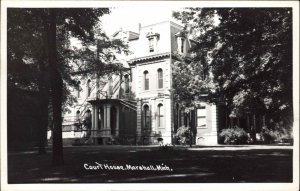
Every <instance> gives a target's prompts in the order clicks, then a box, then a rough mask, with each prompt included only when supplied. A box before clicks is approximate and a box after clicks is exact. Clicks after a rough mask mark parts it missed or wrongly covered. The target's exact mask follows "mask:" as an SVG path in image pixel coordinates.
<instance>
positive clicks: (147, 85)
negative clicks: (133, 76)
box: [144, 70, 150, 91]
mask: <svg viewBox="0 0 300 191" xmlns="http://www.w3.org/2000/svg"><path fill="white" fill-rule="evenodd" d="M149 81H150V80H149V72H148V71H147V70H145V71H144V90H145V91H147V90H149V89H150V84H149Z"/></svg>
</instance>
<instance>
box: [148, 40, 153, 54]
mask: <svg viewBox="0 0 300 191" xmlns="http://www.w3.org/2000/svg"><path fill="white" fill-rule="evenodd" d="M149 52H154V38H149Z"/></svg>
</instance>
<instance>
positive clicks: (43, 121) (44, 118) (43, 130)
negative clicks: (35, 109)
mask: <svg viewBox="0 0 300 191" xmlns="http://www.w3.org/2000/svg"><path fill="white" fill-rule="evenodd" d="M39 91H40V112H41V113H40V117H41V118H40V124H39V125H40V127H39V136H38V154H46V149H45V143H46V141H47V129H48V102H49V96H48V90H47V88H46V87H40V90H39Z"/></svg>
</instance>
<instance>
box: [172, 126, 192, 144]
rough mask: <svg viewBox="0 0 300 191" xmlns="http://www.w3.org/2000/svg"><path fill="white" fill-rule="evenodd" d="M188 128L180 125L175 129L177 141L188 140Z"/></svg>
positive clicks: (182, 142)
mask: <svg viewBox="0 0 300 191" xmlns="http://www.w3.org/2000/svg"><path fill="white" fill-rule="evenodd" d="M189 136H190V129H189V127H185V126H181V127H179V128H178V129H177V132H176V134H175V137H176V138H177V139H178V141H179V143H181V144H186V143H187V141H188V140H189Z"/></svg>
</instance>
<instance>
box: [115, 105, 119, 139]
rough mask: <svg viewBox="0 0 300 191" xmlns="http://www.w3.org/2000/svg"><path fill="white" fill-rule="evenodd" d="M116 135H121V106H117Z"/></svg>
mask: <svg viewBox="0 0 300 191" xmlns="http://www.w3.org/2000/svg"><path fill="white" fill-rule="evenodd" d="M116 110H117V112H116V115H117V116H116V136H118V135H119V113H120V108H119V107H116Z"/></svg>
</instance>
